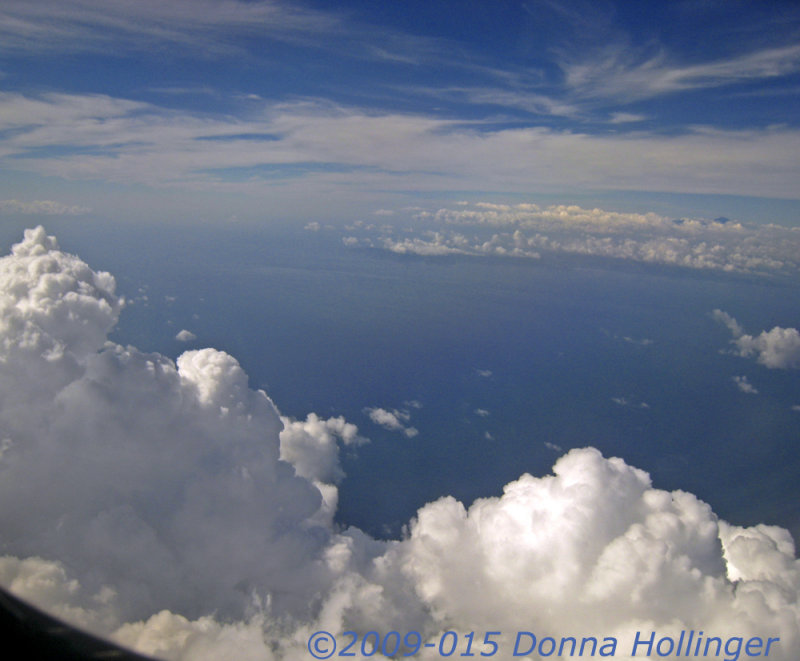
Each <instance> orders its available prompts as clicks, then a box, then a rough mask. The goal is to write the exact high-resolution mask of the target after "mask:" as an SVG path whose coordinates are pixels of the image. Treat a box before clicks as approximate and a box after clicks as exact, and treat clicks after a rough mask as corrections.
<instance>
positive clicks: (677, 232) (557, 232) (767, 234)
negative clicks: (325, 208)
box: [357, 202, 800, 273]
mask: <svg viewBox="0 0 800 661" xmlns="http://www.w3.org/2000/svg"><path fill="white" fill-rule="evenodd" d="M415 220H417V221H418V222H422V223H433V224H434V225H435V226H437V228H438V229H436V230H425V231H422V232H420V231H419V230H417V229H415V228H406V229H405V230H404V234H403V235H402V236H400V237H397V236H395V235H394V234H393V233H391V232H388V233H384V234H382V235H380V236H378V237H376V238H370V237H363V238H362V239H360V240H358V241H357V244H358V245H368V246H374V247H379V248H383V249H385V250H390V251H392V252H395V253H401V254H405V253H414V254H418V255H428V256H441V255H450V254H463V255H494V256H501V257H526V258H530V259H538V258H540V257H541V256H542V255H544V254H546V253H570V254H578V255H596V256H601V257H611V258H614V259H626V260H632V261H637V262H647V263H655V264H668V265H673V266H682V267H688V268H696V269H715V270H722V271H736V272H759V273H761V272H774V271H787V272H795V271H797V270H798V268H800V263H799V262H798V260H797V255H798V254H800V233H799V232H798V231H796V230H795V229H793V228H788V227H779V226H776V225H769V226H766V227H765V226H758V225H752V226H751V225H745V224H743V223H740V222H734V221H730V220H728V219H727V218H722V217H719V218H716V219H713V220H709V219H686V218H679V219H675V218H668V217H666V216H662V215H659V214H656V213H652V212H651V213H621V212H615V211H608V210H604V209H599V208H594V209H586V208H583V207H580V206H577V205H565V204H554V205H550V206H547V207H541V206H539V205H537V204H532V203H519V204H498V203H490V202H477V203H474V204H470V203H460V204H458V205H457V206H456V208H441V209H438V210H436V211H420V212H418V213H417V214H416V215H415ZM454 228H457V229H454Z"/></svg>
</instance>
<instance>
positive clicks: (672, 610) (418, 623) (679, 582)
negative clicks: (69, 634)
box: [0, 228, 800, 661]
mask: <svg viewBox="0 0 800 661" xmlns="http://www.w3.org/2000/svg"><path fill="white" fill-rule="evenodd" d="M123 306H124V301H123V300H122V299H121V298H120V297H119V296H118V295H117V294H116V293H115V282H114V279H113V277H112V276H110V275H109V274H106V273H96V272H94V271H92V270H91V269H90V268H89V267H88V266H87V265H86V264H85V263H83V262H82V261H81V260H80V259H78V258H77V257H74V256H71V255H67V254H65V253H63V252H62V251H60V250H59V248H58V245H57V244H56V241H55V239H53V238H52V237H48V236H47V235H46V233H45V232H44V231H43V230H42V229H41V228H38V229H36V230H30V231H28V232H26V234H25V238H24V240H23V241H22V242H21V243H19V244H17V245H16V246H14V248H13V250H12V253H11V255H9V256H7V257H5V258H3V259H2V260H0V441H1V443H0V553H2V554H3V555H2V556H0V583H2V584H3V585H5V586H6V587H9V588H10V589H11V590H12V591H14V592H15V593H17V594H19V595H20V596H22V597H23V598H27V599H29V600H31V601H33V602H34V603H37V604H38V605H40V606H42V607H44V608H46V609H47V610H50V611H52V612H54V613H55V614H57V615H60V616H61V617H64V618H66V619H69V620H70V621H73V622H76V623H78V624H81V625H82V626H84V627H87V628H89V629H92V630H94V631H97V632H100V633H103V634H105V635H109V636H112V637H114V638H115V639H117V640H119V641H121V642H122V643H124V644H126V645H129V646H132V647H135V648H137V649H139V650H140V651H143V652H145V653H149V654H154V655H158V656H161V657H164V658H168V659H219V658H237V659H260V660H266V661H269V660H272V659H276V660H277V659H308V658H309V652H308V649H307V647H306V645H307V641H308V637H309V636H310V635H311V634H312V633H313V632H315V631H317V630H328V631H331V632H333V633H335V634H337V635H339V636H340V642H341V643H343V642H345V641H346V640H348V638H347V637H344V636H342V635H341V633H342V632H343V631H345V630H348V629H352V630H354V631H357V632H359V633H360V634H364V633H366V632H367V631H370V630H374V631H377V632H382V633H386V632H388V631H391V630H396V631H400V632H407V631H419V632H420V633H421V636H422V637H423V640H428V641H437V642H438V641H439V640H440V639H441V636H442V634H443V632H444V631H447V630H452V631H454V632H458V633H459V634H460V636H461V637H460V641H461V642H462V643H463V641H464V640H465V638H464V636H465V635H466V634H467V633H469V632H470V631H475V632H476V634H475V636H476V641H478V640H480V641H481V642H482V641H483V633H482V632H485V631H487V630H494V631H500V632H502V635H500V636H499V637H498V638H497V642H498V644H499V646H500V651H499V652H498V653H497V654H496V655H495V658H509V657H510V656H511V652H512V649H513V644H514V635H515V633H516V632H517V631H530V632H532V633H533V634H535V635H537V636H539V637H540V638H541V637H544V636H552V637H554V638H556V639H560V638H561V637H564V636H596V637H598V638H599V639H601V640H602V639H603V638H609V639H612V638H613V639H614V640H616V641H618V646H617V648H616V650H615V654H614V658H617V659H625V658H630V654H631V651H632V650H631V644H632V642H633V640H634V638H635V636H636V635H637V632H640V633H641V634H642V635H649V634H650V633H651V632H656V634H657V636H658V637H664V636H666V637H670V636H671V637H673V638H675V639H676V640H677V638H678V636H679V635H680V632H682V631H690V630H692V631H696V632H697V631H701V630H702V631H704V632H705V635H708V636H712V635H713V636H718V637H720V638H721V639H724V640H728V639H731V638H736V637H744V638H745V639H746V638H748V637H754V636H758V637H762V638H764V639H766V638H767V637H774V638H779V639H780V641H779V642H777V643H775V644H774V646H773V648H772V650H771V652H770V655H769V656H770V658H771V659H778V660H782V661H788V660H789V659H795V658H797V655H798V651H799V650H800V611H799V609H798V592H799V591H800V566H799V565H798V561H797V560H796V559H795V557H794V553H795V551H794V544H793V541H792V539H791V537H790V536H789V534H788V533H787V532H786V531H785V530H782V529H779V528H775V527H770V526H767V525H760V526H756V527H754V528H748V529H743V528H738V527H735V526H731V525H728V524H726V523H724V522H722V521H719V520H718V519H717V517H716V516H715V515H714V513H713V512H712V510H711V508H710V507H709V506H708V505H706V504H705V503H703V502H701V501H699V500H698V499H697V498H695V497H694V496H692V495H691V494H688V493H683V492H673V493H667V492H665V491H659V490H657V489H654V488H653V487H652V485H651V484H650V479H649V476H648V475H647V474H646V473H645V472H643V471H641V470H638V469H635V468H632V467H630V466H628V465H627V464H626V463H625V462H624V461H622V460H621V459H607V458H604V457H603V456H601V455H600V453H599V452H597V451H596V450H593V449H591V448H588V449H583V450H573V451H571V452H570V453H568V454H567V455H565V456H563V457H562V458H560V459H559V460H558V461H557V463H556V465H555V466H554V470H553V475H550V476H546V477H539V478H537V477H532V476H530V475H523V476H522V477H521V478H520V479H519V480H517V481H516V482H513V483H511V484H509V485H507V486H506V488H505V491H504V494H503V495H502V496H500V497H497V498H488V499H484V500H479V501H476V502H475V503H473V504H472V505H471V506H470V507H465V506H464V505H463V504H462V503H460V502H458V501H456V500H455V499H453V498H450V497H445V498H442V499H440V500H437V501H436V502H433V503H429V504H427V505H425V506H424V507H423V508H422V509H420V511H419V513H418V515H417V517H416V518H415V519H414V520H413V521H412V522H411V523H410V525H409V527H408V532H407V534H406V535H405V537H404V538H403V539H401V540H395V541H388V542H384V541H377V540H374V539H371V538H369V537H368V536H367V535H365V534H364V533H363V532H361V531H359V530H357V529H352V528H351V529H347V530H341V529H339V528H337V526H336V525H335V524H334V523H333V521H334V515H335V509H336V500H337V498H336V496H337V492H336V489H337V487H336V485H337V484H338V483H339V482H340V481H341V479H342V478H343V477H344V474H343V472H342V470H341V467H340V465H339V460H338V452H339V447H340V445H356V444H360V443H363V442H366V439H364V438H363V437H361V436H359V434H358V430H357V429H356V427H355V426H354V425H352V424H350V423H347V422H346V421H345V420H344V419H343V418H330V419H327V420H325V419H323V418H320V417H319V416H317V415H315V414H313V413H312V414H309V415H308V417H307V418H306V420H304V421H296V420H291V419H289V418H286V417H282V416H280V414H279V412H278V411H277V409H276V407H275V406H274V404H273V403H272V401H271V400H270V399H269V398H268V397H267V395H266V394H265V393H264V392H263V391H260V390H252V389H251V388H250V387H249V385H248V380H247V376H246V374H245V373H244V371H243V370H242V368H241V366H240V365H239V364H238V363H237V361H236V360H235V359H234V358H233V357H231V356H229V355H228V354H225V353H223V352H221V351H216V350H214V349H202V350H199V351H187V352H185V353H184V354H182V355H181V356H180V357H179V358H178V359H177V361H176V362H173V361H172V360H170V359H169V358H166V357H164V356H162V355H159V354H146V353H143V352H141V351H139V350H137V349H135V348H133V347H122V346H119V345H116V344H114V343H111V342H109V341H107V339H106V338H107V333H108V332H109V330H110V329H111V328H113V326H114V324H115V323H116V321H117V318H118V315H119V313H120V311H121V310H122V308H123ZM478 632H481V633H478ZM462 648H463V645H462ZM480 649H485V648H482V647H477V646H476V647H475V648H474V650H473V652H478V651H480ZM459 651H460V652H463V651H465V650H464V649H459ZM378 656H379V655H378ZM419 656H420V658H440V657H439V650H438V649H436V648H433V649H426V648H424V647H423V648H422V651H421V652H420V653H419ZM529 656H530V658H537V656H536V652H535V651H534V652H531V654H530V655H529ZM643 656H644V653H643V650H642V648H640V649H639V651H638V654H637V657H638V658H642V657H643ZM553 658H556V657H553Z"/></svg>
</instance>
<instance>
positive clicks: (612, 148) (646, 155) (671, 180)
mask: <svg viewBox="0 0 800 661" xmlns="http://www.w3.org/2000/svg"><path fill="white" fill-rule="evenodd" d="M242 103H243V104H244V107H243V108H242V109H241V110H240V111H239V112H240V114H239V115H235V114H234V115H225V116H200V115H197V114H196V113H192V112H189V111H179V110H175V109H174V108H171V107H165V106H160V105H157V104H153V103H144V102H138V101H132V100H128V99H119V98H114V97H110V96H106V95H79V94H52V93H50V94H39V95H22V94H19V93H15V92H6V93H3V94H0V118H2V119H0V129H2V130H3V131H4V132H3V139H2V140H1V141H0V164H3V165H5V166H6V167H8V168H9V169H13V170H17V171H20V170H22V171H27V172H36V173H38V174H41V175H50V176H58V177H62V178H68V179H73V180H74V179H82V180H87V179H90V180H100V181H105V182H123V183H142V184H147V185H150V186H154V187H159V188H160V187H164V186H170V187H180V188H183V189H185V190H204V191H207V190H215V191H228V192H237V193H240V194H247V195H248V198H249V199H253V200H261V199H263V195H264V192H263V189H264V186H263V181H264V178H265V177H268V176H270V177H271V175H272V174H274V173H276V172H277V173H281V172H282V171H283V172H284V174H285V177H282V178H281V180H280V182H276V181H275V180H274V179H272V178H271V179H270V183H271V187H270V192H271V193H273V194H274V192H275V190H280V191H282V192H283V194H285V195H289V196H294V198H296V199H304V198H307V197H308V196H309V195H310V193H309V191H316V192H317V193H318V194H320V195H323V194H328V195H332V196H335V195H336V190H337V186H340V185H341V184H343V183H347V184H348V185H349V186H350V187H354V188H356V189H358V190H362V191H364V192H365V193H366V192H369V193H370V194H373V193H374V191H376V190H382V191H386V192H391V191H394V192H400V193H402V192H404V191H408V190H417V191H432V190H436V191H442V190H453V189H456V188H457V189H459V190H465V189H479V190H498V191H508V192H518V193H529V191H530V182H531V181H532V180H533V181H536V182H537V186H538V188H539V190H540V191H543V192H545V191H548V190H549V191H554V190H562V191H563V190H565V189H567V190H571V189H574V188H575V187H576V186H578V187H581V188H593V189H613V190H620V189H622V190H648V191H652V190H659V191H666V192H681V193H687V192H694V193H721V194H722V193H729V194H736V195H758V196H763V197H782V198H790V199H793V197H794V195H795V183H796V181H797V180H798V178H799V177H800V171H799V170H800V166H799V165H798V163H797V159H796V158H795V154H796V153H797V151H798V149H800V132H798V131H796V130H794V129H792V128H787V127H770V128H765V129H753V130H749V131H716V130H709V129H706V128H693V129H691V130H690V131H689V132H686V133H684V134H681V135H671V136H668V135H661V134H649V133H647V132H636V133H632V134H627V135H623V134H616V133H615V134H601V135H590V134H585V133H575V132H567V131H558V130H555V129H553V128H547V127H516V126H515V127H505V128H503V127H501V128H496V127H491V128H489V127H486V126H482V125H481V124H480V123H476V122H468V123H464V122H462V121H455V120H448V119H444V118H442V117H439V116H424V115H418V114H417V115H404V114H400V113H396V112H383V113H381V112H375V111H374V110H365V109H362V108H358V107H346V106H340V105H336V104H331V103H330V102H326V101H320V100H305V101H295V102H291V103H288V102H282V103H281V102H275V101H265V100H248V101H246V102H242ZM259 135H262V136H263V135H269V136H271V137H272V140H271V142H270V143H269V144H270V148H269V150H265V149H264V143H263V141H262V140H256V139H251V137H252V136H259ZM248 136H250V137H248ZM52 147H58V154H57V155H54V154H53V153H52V152H51V150H48V149H45V150H44V151H43V150H42V148H52ZM309 164H312V165H309ZM328 166H332V167H328ZM264 168H267V171H268V172H269V173H270V174H269V175H265V174H264ZM282 169H284V170H282ZM301 184H302V185H301ZM251 196H252V197H251ZM294 198H293V199H294ZM327 199H328V200H330V199H331V198H327ZM373 199H374V202H372V204H376V203H381V202H383V200H381V199H377V198H373ZM382 206H383V207H385V206H386V205H385V202H383V204H382ZM373 208H374V207H373ZM228 213H230V212H228Z"/></svg>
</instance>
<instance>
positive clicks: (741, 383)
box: [733, 376, 758, 395]
mask: <svg viewBox="0 0 800 661" xmlns="http://www.w3.org/2000/svg"><path fill="white" fill-rule="evenodd" d="M733 382H734V383H735V384H736V387H737V388H738V389H739V390H741V391H742V392H743V393H746V394H748V395H757V394H758V390H757V389H756V387H755V386H754V385H753V384H752V383H750V381H749V380H748V379H747V377H746V376H734V377H733Z"/></svg>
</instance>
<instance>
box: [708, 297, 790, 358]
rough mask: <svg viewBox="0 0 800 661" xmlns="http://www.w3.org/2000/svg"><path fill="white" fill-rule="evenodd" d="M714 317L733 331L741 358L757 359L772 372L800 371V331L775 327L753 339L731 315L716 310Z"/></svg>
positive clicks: (735, 350)
mask: <svg viewBox="0 0 800 661" xmlns="http://www.w3.org/2000/svg"><path fill="white" fill-rule="evenodd" d="M712 316H713V318H714V319H716V320H717V321H719V322H720V323H722V324H724V325H725V326H727V328H728V330H730V331H731V334H732V335H733V339H732V340H731V343H732V344H733V345H734V347H735V349H734V353H736V354H738V355H739V356H742V357H744V358H750V357H755V358H756V360H757V362H759V363H760V364H762V365H764V366H766V367H769V368H772V369H799V368H800V332H798V330H797V329H796V328H781V327H780V326H775V327H774V328H773V329H772V330H769V331H761V333H760V334H759V335H756V336H753V335H748V334H746V333H745V332H744V329H743V328H742V327H741V326H740V325H739V323H738V322H737V321H736V320H735V319H734V318H733V317H731V316H730V315H729V314H728V313H727V312H723V311H722V310H714V311H713V312H712Z"/></svg>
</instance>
